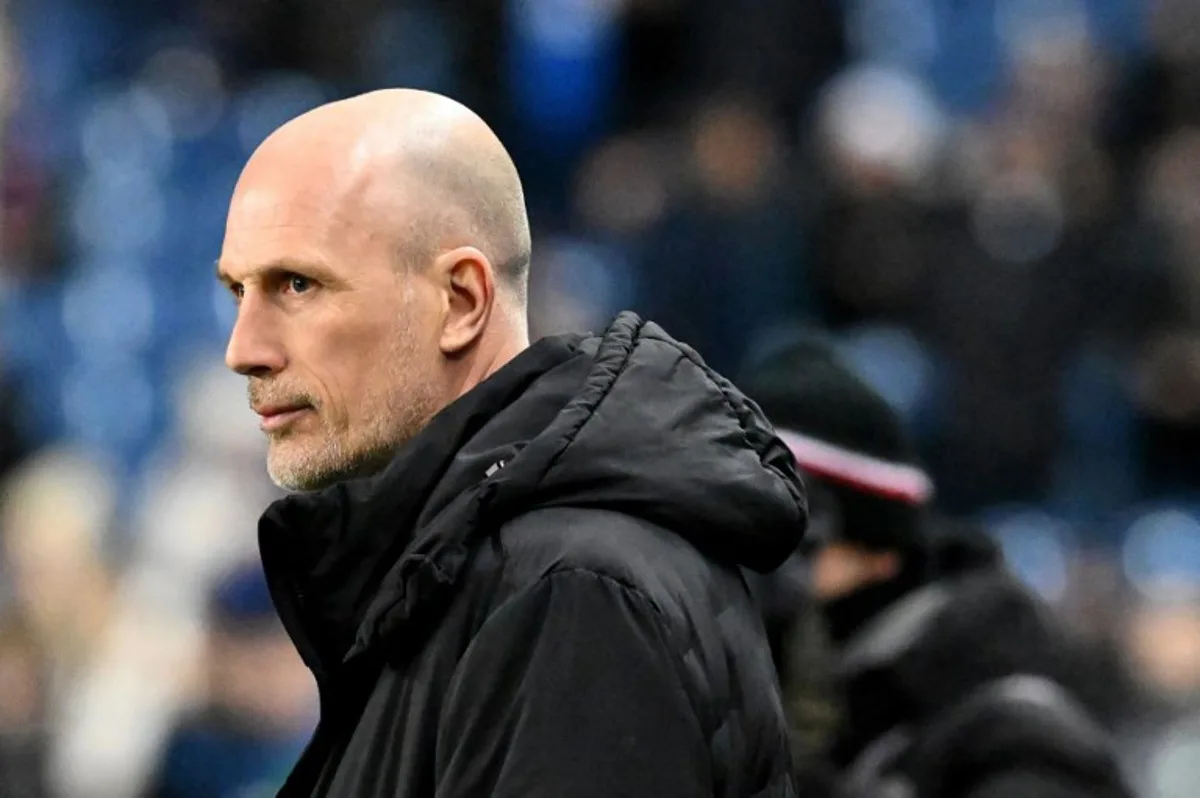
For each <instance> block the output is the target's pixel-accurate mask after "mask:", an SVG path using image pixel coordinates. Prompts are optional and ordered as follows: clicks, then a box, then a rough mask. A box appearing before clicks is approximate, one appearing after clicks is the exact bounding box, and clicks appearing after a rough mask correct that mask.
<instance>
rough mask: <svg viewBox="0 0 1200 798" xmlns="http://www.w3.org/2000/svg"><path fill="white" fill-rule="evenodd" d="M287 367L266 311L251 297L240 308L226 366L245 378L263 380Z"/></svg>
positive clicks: (245, 299)
mask: <svg viewBox="0 0 1200 798" xmlns="http://www.w3.org/2000/svg"><path fill="white" fill-rule="evenodd" d="M286 364H287V357H286V355H285V352H284V347H283V343H282V342H281V341H280V340H279V336H278V331H277V330H275V329H274V325H273V324H271V323H270V319H269V318H268V313H267V308H265V307H263V306H262V305H260V304H259V303H258V302H257V301H256V300H255V299H254V298H253V297H252V296H251V295H249V294H248V295H247V296H246V297H244V298H243V299H242V302H241V304H240V305H239V306H238V314H237V321H235V322H234V325H233V331H232V332H231V333H230V334H229V344H228V346H226V348H225V365H226V366H228V367H229V368H231V369H233V370H234V371H236V372H237V373H238V374H241V375H243V376H246V377H261V376H265V375H268V374H275V373H278V372H280V371H282V370H283V368H284V366H285V365H286Z"/></svg>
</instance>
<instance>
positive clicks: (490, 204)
mask: <svg viewBox="0 0 1200 798" xmlns="http://www.w3.org/2000/svg"><path fill="white" fill-rule="evenodd" d="M400 170H401V173H400V177H399V179H400V180H401V181H403V182H404V183H406V184H409V185H411V194H412V195H413V197H414V199H415V208H414V214H413V216H412V217H411V218H410V220H409V222H408V224H407V225H405V228H406V229H405V231H404V234H403V235H402V240H401V242H400V245H401V247H402V252H404V254H405V257H404V260H405V261H406V263H407V264H408V265H409V266H410V267H415V268H421V267H422V266H424V265H426V264H428V263H429V262H430V260H432V258H433V257H434V256H436V254H437V253H438V252H441V251H445V250H449V249H453V248H455V247H459V246H474V247H476V248H478V249H479V250H480V251H481V252H483V253H484V254H485V255H486V256H487V257H488V259H489V260H490V261H491V263H492V266H493V267H494V268H495V270H496V273H497V276H498V278H499V279H501V280H502V281H503V282H504V283H505V284H506V285H507V286H508V287H509V288H510V289H512V290H514V291H515V292H516V294H517V296H518V297H520V299H521V301H522V303H524V300H525V296H526V293H527V284H528V280H529V261H530V250H531V244H530V232H529V221H528V217H527V215H526V210H525V195H524V192H523V191H522V188H521V181H520V178H519V177H518V175H517V170H516V167H515V166H514V164H513V162H512V159H511V158H510V157H509V156H508V153H507V152H505V151H504V149H503V148H496V149H488V148H472V147H470V146H454V142H453V141H452V140H451V141H447V140H445V139H443V140H441V141H437V142H435V144H434V146H432V147H430V146H422V145H421V144H417V145H416V146H414V147H412V148H410V149H409V150H408V154H407V156H406V157H405V159H404V161H403V163H402V164H401V166H400ZM406 193H409V192H408V191H406Z"/></svg>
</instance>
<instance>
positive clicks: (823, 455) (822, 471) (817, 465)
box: [775, 429, 933, 505]
mask: <svg viewBox="0 0 1200 798" xmlns="http://www.w3.org/2000/svg"><path fill="white" fill-rule="evenodd" d="M775 432H776V433H777V434H778V435H779V438H780V440H782V441H783V442H784V444H785V445H786V446H787V447H788V449H789V450H791V452H792V456H793V457H795V458H796V465H798V466H800V468H802V469H803V470H805V471H808V472H809V473H811V474H813V475H814V476H817V477H821V478H822V479H827V480H830V481H831V482H839V483H842V484H843V485H846V486H848V487H851V488H854V489H855V490H860V491H863V492H864V493H871V494H874V495H876V496H881V497H883V498H886V499H892V500H893V501H901V502H905V503H906V504H912V505H921V504H925V503H926V502H927V501H929V499H930V498H931V497H932V496H933V480H932V479H930V477H929V475H928V474H926V473H925V472H924V471H922V470H921V469H920V468H917V467H916V466H911V465H906V464H904V463H893V462H890V461H888V460H883V459H881V458H878V457H873V456H871V455H869V454H862V453H861V452H855V451H853V450H851V449H846V448H844V447H842V446H838V445H837V444H833V443H828V442H827V441H822V440H818V439H817V438H811V437H809V436H808V435H804V434H802V433H799V432H794V431H792V430H787V429H776V430H775Z"/></svg>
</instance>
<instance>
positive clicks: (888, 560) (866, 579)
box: [812, 542, 900, 602]
mask: <svg viewBox="0 0 1200 798" xmlns="http://www.w3.org/2000/svg"><path fill="white" fill-rule="evenodd" d="M899 571H900V557H899V555H898V554H896V553H895V552H890V551H889V552H875V551H870V550H868V549H865V548H863V547H861V546H855V545H854V544H852V543H837V542H835V543H828V544H826V545H824V546H822V547H821V548H819V549H818V550H817V552H816V554H815V555H814V557H813V563H812V585H813V594H814V595H815V596H816V597H817V600H818V601H821V602H828V601H835V600H837V599H840V598H843V597H845V596H848V595H850V594H851V593H855V592H857V591H859V590H861V589H863V588H865V587H869V586H870V585H874V584H878V583H880V582H886V581H887V580H889V579H891V578H893V577H894V576H896V574H897V573H899Z"/></svg>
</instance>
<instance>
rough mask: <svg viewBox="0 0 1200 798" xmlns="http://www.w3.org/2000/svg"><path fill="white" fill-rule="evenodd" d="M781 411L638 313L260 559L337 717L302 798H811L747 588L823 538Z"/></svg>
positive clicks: (489, 388) (540, 368)
mask: <svg viewBox="0 0 1200 798" xmlns="http://www.w3.org/2000/svg"><path fill="white" fill-rule="evenodd" d="M805 516H806V508H805V502H804V498H803V493H802V488H801V486H800V483H799V480H798V479H797V477H796V474H795V471H794V466H793V464H792V460H791V457H790V456H789V454H788V452H787V450H786V448H785V447H784V446H783V444H782V443H781V442H780V441H779V440H778V438H777V437H776V436H775V435H774V434H773V431H772V429H771V428H770V426H769V425H768V424H767V423H766V421H765V419H763V417H762V416H761V414H760V413H759V412H758V411H757V409H756V408H755V407H754V406H753V405H751V404H750V403H748V402H747V401H746V400H745V399H744V398H743V397H742V395H741V394H740V393H738V391H737V390H736V389H734V388H733V387H732V385H730V384H729V383H728V382H727V381H725V380H724V379H722V378H721V377H719V376H717V375H716V374H715V373H713V372H712V371H711V370H709V369H708V368H707V367H705V366H704V365H703V363H702V362H701V361H700V360H699V358H698V357H697V355H696V354H695V353H694V352H693V351H692V350H690V349H689V348H687V347H686V346H683V345H681V344H679V343H676V342H675V341H673V340H671V339H670V338H669V337H667V336H666V335H665V334H664V333H663V332H662V330H661V329H659V328H658V327H656V326H654V325H650V324H644V323H642V322H641V321H640V320H639V319H637V317H635V316H632V315H629V314H627V315H623V316H621V317H618V319H617V320H616V321H615V322H614V324H613V325H612V327H611V328H610V329H609V330H608V331H607V332H606V333H605V334H604V336H603V337H600V338H596V337H591V338H585V337H582V336H564V337H555V338H548V339H543V340H542V341H541V342H539V343H537V344H534V345H533V347H531V348H530V349H529V350H528V351H526V352H525V353H524V354H522V355H520V356H519V357H518V358H517V359H516V360H514V361H513V362H512V363H510V364H509V365H508V366H506V367H505V368H504V369H502V370H501V371H500V372H498V373H497V374H496V375H494V376H493V377H492V378H490V379H488V380H487V381H485V382H484V383H482V384H481V385H479V386H478V387H477V388H475V389H474V390H472V391H471V392H470V393H468V394H467V395H466V396H464V397H463V398H462V399H460V400H459V401H458V402H457V403H455V404H453V405H451V406H450V407H449V408H447V409H446V410H445V411H443V412H442V413H441V414H439V415H438V416H437V417H436V418H435V419H434V420H433V421H432V422H431V423H430V425H429V426H428V427H427V428H426V429H425V430H424V431H423V432H422V433H421V434H420V435H419V436H418V437H417V438H415V439H414V440H412V441H411V442H410V443H409V444H408V445H407V446H406V447H405V448H404V449H403V450H402V451H401V453H400V454H399V455H398V456H397V458H396V459H395V460H394V461H393V463H392V464H391V465H390V466H389V467H388V468H387V469H386V470H385V471H384V472H382V473H381V474H379V475H378V476H376V477H372V478H369V479H366V480H360V481H355V482H350V483H344V484H341V485H339V486H336V487H334V488H331V489H328V490H325V491H323V492H320V493H315V494H301V495H296V496H293V497H289V498H287V499H284V500H282V501H281V502H279V503H277V504H276V505H274V506H273V507H272V508H271V509H270V510H269V511H268V512H267V514H266V515H265V516H264V518H263V521H262V524H261V527H260V543H261V547H262V554H263V559H264V564H265V566H266V570H267V576H268V581H269V583H270V585H271V588H272V592H273V595H274V598H275V602H276V604H277V606H278V608H279V611H280V615H281V617H282V618H283V620H284V623H285V625H286V626H287V628H288V630H289V632H290V634H291V635H292V637H293V639H294V641H295V643H296V645H297V647H298V648H299V650H300V652H301V654H302V656H303V657H304V659H305V661H306V662H307V664H308V665H309V666H310V667H311V668H312V669H313V671H314V673H315V674H316V676H317V680H318V684H319V686H320V692H321V703H322V718H321V722H320V725H319V727H318V730H317V732H316V734H315V736H314V739H313V740H312V742H311V744H310V746H309V748H308V749H307V751H306V753H305V754H304V755H303V757H302V758H301V761H300V763H299V764H298V766H297V769H296V770H295V771H294V773H293V775H292V776H291V778H290V779H289V781H288V783H287V784H286V785H285V787H284V789H283V792H282V795H284V796H300V795H335V796H350V795H353V796H356V798H373V797H374V796H389V798H393V797H394V796H418V795H419V796H431V795H437V796H439V798H453V797H454V796H481V795H487V796H492V798H503V797H504V796H522V797H523V798H529V797H532V796H562V795H571V796H615V795H637V796H651V795H653V796H729V797H730V798H732V797H733V796H750V795H755V796H787V795H794V794H795V792H794V789H793V787H792V781H791V779H792V776H791V773H790V769H791V762H790V756H789V751H788V735H787V727H786V723H785V720H784V716H783V709H782V706H781V702H780V695H779V688H778V684H777V681H776V679H775V675H774V669H773V667H772V662H771V653H770V649H769V646H768V644H767V641H766V638H765V635H764V632H763V628H762V622H761V620H760V617H759V614H758V612H757V608H756V606H755V605H754V603H753V601H752V599H751V597H750V595H749V592H748V591H747V589H746V586H745V582H744V580H743V579H742V576H741V573H740V571H739V570H738V566H747V567H750V568H753V569H758V570H769V569H771V568H774V567H775V566H777V565H779V563H780V562H782V561H783V560H784V559H785V558H786V557H787V556H788V555H789V554H790V553H791V552H792V551H793V549H794V548H795V547H796V544H797V543H798V541H799V538H800V537H801V535H802V533H803V530H804V526H805Z"/></svg>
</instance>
